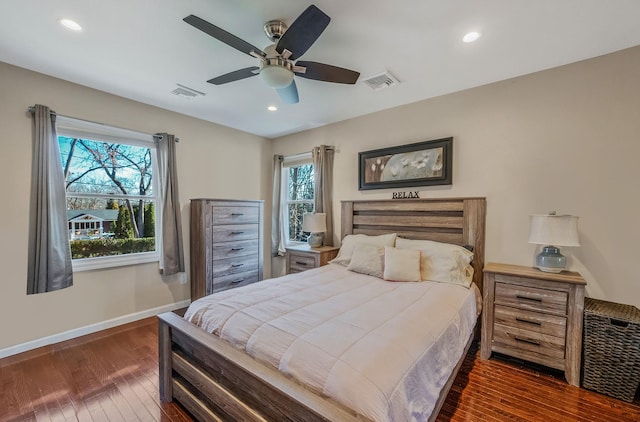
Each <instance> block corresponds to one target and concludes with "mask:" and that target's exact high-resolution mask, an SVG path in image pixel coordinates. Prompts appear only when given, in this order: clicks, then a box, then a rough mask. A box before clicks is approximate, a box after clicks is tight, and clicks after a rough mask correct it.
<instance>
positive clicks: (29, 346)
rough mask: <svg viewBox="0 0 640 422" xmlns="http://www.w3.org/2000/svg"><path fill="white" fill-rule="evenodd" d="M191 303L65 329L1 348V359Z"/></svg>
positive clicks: (185, 302)
mask: <svg viewBox="0 0 640 422" xmlns="http://www.w3.org/2000/svg"><path fill="white" fill-rule="evenodd" d="M190 303H191V300H189V299H187V300H183V301H181V302H176V303H171V304H169V305H164V306H159V307H157V308H152V309H147V310H145V311H141V312H136V313H133V314H129V315H124V316H121V317H117V318H113V319H109V320H107V321H102V322H98V323H96V324H91V325H87V326H84V327H80V328H75V329H73V330H69V331H65V332H62V333H59V334H54V335H51V336H47V337H42V338H39V339H37V340H33V341H28V342H26V343H22V344H17V345H15V346H11V347H7V348H5V349H0V359H2V358H6V357H7V356H12V355H17V354H18V353H22V352H27V351H29V350H33V349H37V348H38V347H43V346H48V345H50V344H55V343H60V342H61V341H65V340H70V339H73V338H77V337H80V336H84V335H87V334H92V333H95V332H98V331H102V330H106V329H108V328H113V327H117V326H118V325H123V324H127V323H129V322H134V321H138V320H141V319H144V318H148V317H151V316H154V315H158V314H161V313H163V312H171V311H174V310H176V309H180V308H185V307H187V306H189V304H190Z"/></svg>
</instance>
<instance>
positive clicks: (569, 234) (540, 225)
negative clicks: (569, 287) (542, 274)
mask: <svg viewBox="0 0 640 422" xmlns="http://www.w3.org/2000/svg"><path fill="white" fill-rule="evenodd" d="M529 243H535V244H538V245H545V246H544V247H543V248H542V252H540V254H538V256H537V257H536V266H537V267H538V268H539V269H540V270H541V271H546V272H550V273H559V272H560V271H562V270H564V267H565V265H566V262H567V259H566V258H565V257H564V256H563V255H562V254H561V253H560V249H559V248H558V246H580V242H579V241H578V217H576V216H574V215H555V213H551V214H547V215H532V216H531V230H530V232H529Z"/></svg>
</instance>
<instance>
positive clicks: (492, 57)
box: [0, 0, 640, 138]
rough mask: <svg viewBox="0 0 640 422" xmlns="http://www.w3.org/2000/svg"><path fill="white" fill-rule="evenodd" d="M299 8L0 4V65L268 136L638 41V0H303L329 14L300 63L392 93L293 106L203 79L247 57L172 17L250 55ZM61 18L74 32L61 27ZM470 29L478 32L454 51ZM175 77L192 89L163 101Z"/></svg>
mask: <svg viewBox="0 0 640 422" xmlns="http://www.w3.org/2000/svg"><path fill="white" fill-rule="evenodd" d="M309 4H311V3H309V2H298V1H286V0H270V1H259V0H234V1H229V0H110V1H98V0H2V7H1V8H0V61H4V62H7V63H11V64H14V65H17V66H21V67H24V68H27V69H32V70H35V71H37V72H41V73H45V74H48V75H51V76H55V77H58V78H61V79H65V80H69V81H73V82H76V83H79V84H82V85H86V86H89V87H92V88H96V89H99V90H102V91H106V92H110V93H113V94H116V95H120V96H123V97H127V98H130V99H133V100H136V101H140V102H143V103H147V104H152V105H155V106H158V107H162V108H165V109H169V110H173V111H176V112H179V113H183V114H186V115H190V116H194V117H198V118H201V119H204V120H208V121H211V122H215V123H219V124H222V125H225V126H230V127H233V128H237V129H241V130H243V131H247V132H250V133H254V134H257V135H261V136H264V137H268V138H274V137H278V136H282V135H285V134H289V133H294V132H298V131H302V130H306V129H310V128H313V127H318V126H322V125H326V124H329V123H333V122H337V121H340V120H344V119H348V118H352V117H355V116H359V115H363V114H368V113H372V112H375V111H379V110H383V109H387V108H390V107H395V106H399V105H402V104H407V103H412V102H416V101H420V100H423V99H426V98H430V97H434V96H438V95H442V94H446V93H450V92H455V91H459V90H462V89H466V88H470V87H474V86H478V85H483V84H486V83H490V82H494V81H498V80H503V79H506V78H511V77H514V76H518V75H523V74H527V73H531V72H535V71H538V70H542V69H546V68H550V67H555V66H559V65H563V64H566V63H571V62H575V61H578V60H582V59H586V58H589V57H594V56H598V55H602V54H605V53H609V52H612V51H617V50H621V49H624V48H627V47H632V46H636V45H640V31H639V29H640V25H639V24H640V1H638V0H482V1H479V0H403V1H388V0H387V1H384V0H368V1H364V0H352V1H329V0H317V1H315V3H314V4H315V5H316V6H318V7H319V8H320V9H322V10H323V11H324V12H325V13H326V14H328V15H329V16H330V17H331V19H332V20H331V23H330V24H329V26H328V28H327V29H326V30H325V31H324V33H323V34H322V35H321V36H320V38H319V39H318V40H317V41H316V43H315V44H314V45H313V46H312V47H311V48H310V49H309V51H307V53H306V54H304V56H303V57H302V59H303V60H310V61H318V62H323V63H327V64H332V65H336V66H340V67H346V68H349V69H353V70H357V71H359V72H360V73H361V77H360V78H361V80H362V79H363V78H366V77H369V76H373V75H376V74H379V73H381V72H384V71H385V70H388V71H390V72H391V73H392V74H393V75H395V76H396V77H397V78H398V79H399V80H400V81H401V83H400V84H399V85H396V86H394V87H391V88H386V89H383V90H379V91H373V90H371V89H370V88H368V87H367V86H366V85H364V84H363V83H361V82H359V83H357V84H356V85H340V84H332V83H326V82H318V81H313V80H308V79H302V78H296V83H297V86H298V91H299V94H300V103H299V104H293V105H288V104H284V103H282V102H281V101H280V99H279V97H278V95H277V94H276V92H274V91H273V90H272V89H271V88H268V87H267V86H266V85H264V83H263V81H262V80H261V79H260V78H259V77H254V78H249V79H245V80H241V81H236V82H233V83H229V84H226V85H221V86H215V85H211V84H208V83H207V82H206V81H207V80H208V79H210V78H212V77H215V76H219V75H221V74H224V73H227V72H230V71H233V70H236V69H239V68H244V67H249V66H253V65H256V63H257V60H255V59H252V58H251V57H249V56H247V55H245V54H242V53H240V52H239V51H237V50H234V49H232V48H231V47H229V46H227V45H225V44H223V43H221V42H219V41H217V40H215V39H213V38H211V37H209V36H208V35H206V34H204V33H202V32H200V31H198V30H196V29H195V28H193V27H191V26H190V25H188V24H186V23H184V22H183V21H182V18H184V17H185V16H187V15H189V14H194V15H197V16H199V17H201V18H202V19H205V20H207V21H209V22H211V23H213V24H214V25H217V26H219V27H221V28H223V29H226V30H227V31H228V32H231V33H233V34H235V35H237V36H238V37H240V38H242V39H243V40H245V41H247V42H249V43H251V44H254V45H256V46H258V47H260V48H264V47H266V46H267V45H269V44H270V41H269V40H268V39H267V38H266V36H265V35H264V33H263V28H262V27H263V24H264V23H265V22H266V21H268V20H271V19H282V20H284V21H285V22H286V23H287V24H291V23H292V22H293V20H294V19H295V18H296V17H297V16H298V15H299V14H300V13H301V12H302V11H303V10H304V9H305V8H306V7H307V6H308V5H309ZM65 17H67V18H71V19H74V20H76V21H77V22H78V23H80V24H81V25H82V27H83V30H82V31H81V32H79V33H73V32H70V31H68V30H66V29H64V28H63V27H62V26H61V25H59V24H58V22H57V20H58V19H60V18H65ZM472 30H475V31H479V32H481V33H482V34H483V36H482V37H481V38H480V39H479V40H478V41H476V42H475V43H472V44H465V43H463V42H462V41H461V38H462V36H463V35H464V34H465V33H466V32H469V31H472ZM177 83H179V84H182V85H185V86H187V87H190V88H193V89H195V90H198V91H201V92H203V93H205V94H206V95H205V96H203V97H198V98H195V99H192V100H187V99H184V98H182V97H178V96H175V95H172V94H171V93H170V92H171V91H173V90H174V89H175V88H176V87H177V85H176V84H177ZM272 104H273V105H277V106H278V107H279V110H278V111H277V112H269V111H267V106H268V105H272Z"/></svg>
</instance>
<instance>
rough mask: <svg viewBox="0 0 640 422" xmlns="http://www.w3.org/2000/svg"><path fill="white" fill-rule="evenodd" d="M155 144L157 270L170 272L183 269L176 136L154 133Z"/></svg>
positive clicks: (180, 271) (164, 272)
mask: <svg viewBox="0 0 640 422" xmlns="http://www.w3.org/2000/svg"><path fill="white" fill-rule="evenodd" d="M156 145H157V151H158V173H159V177H158V179H159V182H160V194H161V198H162V253H161V255H160V272H161V273H162V274H165V275H172V274H177V273H182V272H184V271H185V267H184V247H183V241H182V217H181V215H180V200H179V195H178V170H177V168H176V138H175V136H174V135H170V134H168V133H160V134H158V135H157V138H156Z"/></svg>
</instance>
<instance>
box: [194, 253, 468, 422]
mask: <svg viewBox="0 0 640 422" xmlns="http://www.w3.org/2000/svg"><path fill="white" fill-rule="evenodd" d="M476 317H477V306H476V293H475V291H474V290H473V289H466V288H464V287H461V286H455V285H450V284H442V283H433V282H421V283H394V282H388V281H384V280H381V279H378V278H375V277H371V276H367V275H362V274H357V273H354V272H351V271H347V270H346V269H345V268H344V267H341V266H339V265H335V264H330V265H327V266H323V267H320V268H318V269H315V270H310V271H306V272H304V273H300V274H292V275H288V276H285V277H280V278H275V279H271V280H266V281H263V282H260V283H255V284H252V285H249V286H246V287H241V288H238V289H232V290H227V291H223V292H220V293H216V294H213V295H210V296H206V297H204V298H201V299H199V300H197V301H195V302H194V303H193V304H192V305H191V306H190V307H189V309H188V311H187V313H186V314H185V318H186V319H188V320H189V321H191V322H192V323H194V324H196V325H199V326H200V327H202V328H203V329H204V330H206V331H209V332H211V333H214V334H216V335H218V336H220V337H221V338H223V339H225V340H227V341H228V342H230V343H231V344H233V345H234V346H236V347H238V348H240V349H243V350H246V352H247V353H248V354H249V355H251V356H253V357H254V358H256V359H259V360H261V361H264V362H267V363H269V364H270V365H273V366H274V367H276V368H278V369H279V370H280V371H281V372H284V373H285V374H287V375H289V376H291V377H293V378H294V379H296V380H297V381H298V382H300V383H302V384H303V385H305V386H307V387H308V388H310V389H312V390H314V391H316V392H317V393H320V394H322V395H325V396H328V397H331V398H332V399H334V400H336V401H337V402H340V403H342V404H343V405H345V406H347V407H349V408H351V409H353V410H355V411H356V412H358V413H360V414H362V415H364V416H366V417H368V418H370V419H372V420H374V421H422V420H427V419H428V418H429V416H430V414H431V413H432V411H433V407H434V405H435V402H436V401H437V399H438V395H439V392H440V390H441V389H442V387H443V386H444V384H445V382H446V381H447V378H448V376H449V374H450V373H451V372H452V371H453V368H454V367H455V365H456V363H457V362H458V360H459V359H460V358H461V356H462V352H463V349H464V346H465V344H466V342H467V340H468V339H469V336H470V334H471V332H472V330H473V327H474V325H475V321H476Z"/></svg>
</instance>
